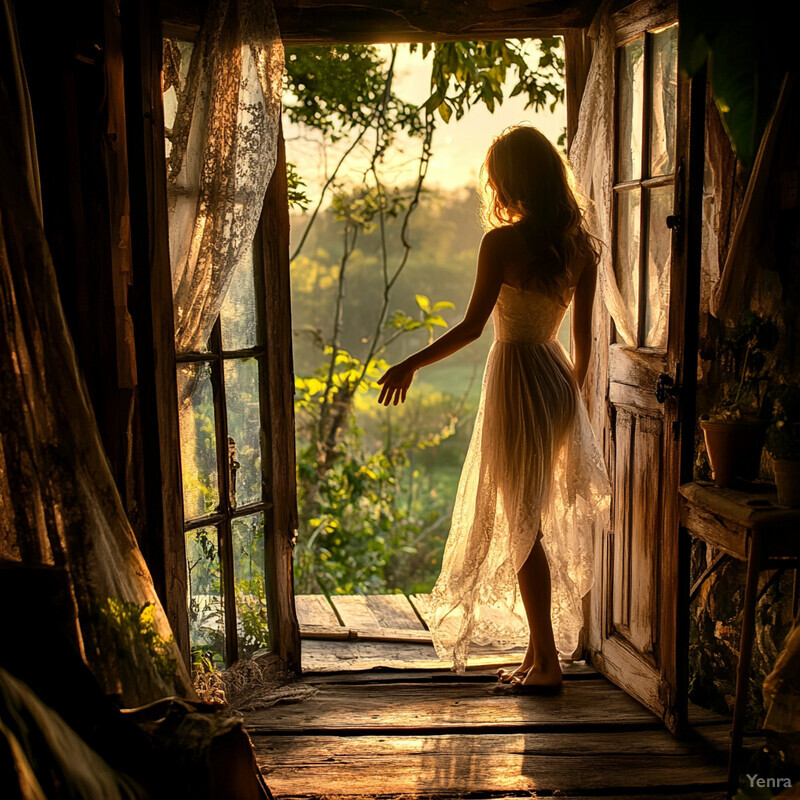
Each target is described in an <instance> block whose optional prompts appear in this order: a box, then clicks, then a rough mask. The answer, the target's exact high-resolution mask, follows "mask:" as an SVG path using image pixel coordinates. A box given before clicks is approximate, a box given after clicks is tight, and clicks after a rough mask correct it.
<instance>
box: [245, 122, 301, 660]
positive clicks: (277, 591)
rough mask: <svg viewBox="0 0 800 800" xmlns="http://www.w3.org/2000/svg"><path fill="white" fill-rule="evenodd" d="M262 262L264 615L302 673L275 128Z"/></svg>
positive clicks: (288, 336) (284, 219) (283, 201)
mask: <svg viewBox="0 0 800 800" xmlns="http://www.w3.org/2000/svg"><path fill="white" fill-rule="evenodd" d="M255 248H256V258H259V255H260V262H261V264H262V270H263V271H262V275H261V277H260V281H262V282H263V284H262V285H263V286H264V289H265V291H264V293H263V294H264V298H265V308H264V314H265V322H266V341H265V342H264V345H265V347H266V352H267V355H266V359H265V361H266V372H267V375H266V381H263V380H262V381H261V384H262V387H264V388H263V389H262V395H261V403H262V413H263V414H265V420H266V425H265V428H264V438H263V439H262V448H261V449H262V457H263V458H264V460H265V463H266V464H267V469H266V472H267V477H266V499H267V500H268V501H269V502H270V503H271V506H270V507H269V508H268V509H267V510H266V511H265V512H264V553H265V558H266V565H265V568H266V578H267V580H266V581H265V583H266V591H267V613H268V615H269V630H270V639H271V644H272V649H273V650H274V651H275V652H276V653H278V655H279V656H280V657H281V658H282V659H283V661H284V663H285V665H286V668H287V669H288V670H290V671H294V672H299V671H300V663H301V662H300V626H299V625H298V622H297V614H296V612H295V607H294V569H293V560H292V557H293V550H294V542H295V537H296V535H297V483H296V474H295V470H296V457H295V438H294V436H295V429H294V365H293V363H292V310H291V285H290V276H289V198H288V186H287V183H286V148H285V145H284V140H283V131H282V130H280V131H279V137H278V158H277V162H276V164H275V171H274V172H273V175H272V180H271V181H270V183H269V186H268V188H267V194H266V198H265V199H264V209H263V212H262V214H261V223H260V226H259V230H258V233H257V235H256V242H255Z"/></svg>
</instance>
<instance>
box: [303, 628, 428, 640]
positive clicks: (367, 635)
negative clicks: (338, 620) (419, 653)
mask: <svg viewBox="0 0 800 800" xmlns="http://www.w3.org/2000/svg"><path fill="white" fill-rule="evenodd" d="M300 635H301V636H302V637H303V638H304V639H336V640H337V641H338V640H341V639H352V640H359V641H372V642H430V641H431V634H430V631H426V630H422V629H418V630H413V629H411V628H400V629H397V628H345V627H344V626H343V625H340V626H339V627H336V628H334V627H331V626H329V625H301V626H300Z"/></svg>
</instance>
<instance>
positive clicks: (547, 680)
mask: <svg viewBox="0 0 800 800" xmlns="http://www.w3.org/2000/svg"><path fill="white" fill-rule="evenodd" d="M561 681H562V674H561V667H560V666H559V663H558V659H555V660H553V661H548V662H547V663H545V664H533V665H532V667H531V668H530V669H529V670H528V671H527V673H526V674H525V675H523V676H522V677H519V678H516V679H514V682H518V683H520V684H521V685H522V686H558V685H559V684H560V683H561Z"/></svg>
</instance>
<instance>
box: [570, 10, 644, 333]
mask: <svg viewBox="0 0 800 800" xmlns="http://www.w3.org/2000/svg"><path fill="white" fill-rule="evenodd" d="M589 36H590V38H593V39H594V48H593V51H592V61H591V64H590V66H589V73H588V76H587V78H586V88H585V89H584V92H583V97H582V99H581V105H580V110H579V112H578V127H577V130H576V132H575V137H574V139H573V141H572V144H571V146H570V149H569V160H570V163H571V165H572V169H573V171H574V173H575V178H576V180H577V182H578V186H579V187H580V188H581V190H582V191H583V192H584V194H585V196H586V198H587V200H589V204H588V207H587V208H586V209H585V214H586V220H587V223H588V228H589V230H591V232H592V233H593V234H594V235H595V236H596V237H597V238H598V239H600V241H601V242H603V244H604V245H605V246H604V247H603V248H602V252H601V254H600V263H599V264H598V268H597V277H598V281H597V288H598V291H599V293H600V296H601V298H602V299H603V302H604V303H605V306H606V308H607V309H608V313H609V314H610V315H611V317H612V319H613V320H614V324H615V326H616V329H617V334H618V335H619V337H620V338H621V339H622V340H623V341H624V342H625V344H629V345H632V346H634V347H635V346H636V344H637V342H636V325H635V320H634V319H633V317H632V316H631V312H630V309H629V308H628V307H627V306H626V304H625V301H624V300H623V299H622V294H621V292H620V289H619V284H618V283H617V277H616V274H615V273H614V263H613V260H612V252H611V242H612V230H613V228H612V224H613V222H612V217H611V215H612V207H613V203H612V200H613V179H614V176H613V153H614V69H613V67H614V30H613V28H612V25H611V4H610V3H609V2H608V0H606V1H605V2H603V4H602V5H601V6H600V8H599V9H598V10H597V13H596V15H595V18H594V20H593V22H592V25H591V28H590V29H589Z"/></svg>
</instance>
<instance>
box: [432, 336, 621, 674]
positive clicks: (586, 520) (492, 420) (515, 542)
mask: <svg viewBox="0 0 800 800" xmlns="http://www.w3.org/2000/svg"><path fill="white" fill-rule="evenodd" d="M609 504H610V484H609V479H608V474H607V472H606V468H605V463H604V461H603V457H602V453H601V451H600V447H599V445H598V443H597V440H596V438H595V436H594V432H593V431H592V428H591V426H590V424H589V419H588V416H587V413H586V409H585V408H584V406H583V402H582V400H581V397H580V394H579V392H578V388H577V385H576V383H575V380H574V378H573V376H572V365H571V363H570V360H569V356H568V354H567V352H566V351H565V350H564V348H563V346H562V345H561V344H560V342H558V341H557V340H551V341H547V342H542V343H527V342H526V343H512V342H505V341H495V342H494V344H493V345H492V349H491V350H490V352H489V358H488V360H487V364H486V370H485V372H484V376H483V384H482V390H481V400H480V405H479V408H478V414H477V417H476V420H475V427H474V430H473V433H472V438H471V441H470V445H469V450H468V452H467V457H466V460H465V462H464V468H463V471H462V473H461V479H460V481H459V486H458V493H457V496H456V502H455V507H454V509H453V518H452V523H451V528H450V534H449V536H448V539H447V544H446V546H445V552H444V557H443V561H442V571H441V573H440V575H439V578H438V580H437V581H436V585H435V586H434V588H433V591H432V592H431V598H430V601H431V602H430V610H429V619H428V624H429V627H430V629H431V634H432V637H433V642H434V646H435V647H436V650H437V653H438V654H439V656H440V657H441V658H444V659H452V660H453V662H454V667H453V668H454V669H455V670H457V671H459V672H461V671H463V670H464V668H465V667H466V660H467V657H468V654H469V650H470V645H472V644H475V645H492V646H494V647H496V648H501V649H511V648H516V647H524V646H526V645H527V643H528V625H527V621H526V617H525V610H524V607H523V605H522V600H521V598H520V595H519V589H518V584H517V578H516V573H517V571H518V570H519V568H520V567H521V566H522V565H523V564H524V563H525V561H526V559H527V558H528V556H529V554H530V552H531V549H532V548H533V546H534V545H535V544H536V541H537V538H538V537H539V535H540V534H541V538H542V546H543V548H544V551H545V554H546V556H547V560H548V563H549V566H550V574H551V586H552V601H551V617H552V621H553V633H554V636H555V642H556V647H557V648H558V651H559V653H561V654H562V655H565V656H569V655H571V654H572V653H573V652H574V650H575V648H576V647H577V644H578V636H579V634H580V630H581V627H582V625H583V610H582V603H581V598H582V597H583V595H585V594H586V592H588V591H589V589H590V588H591V585H592V581H593V561H594V555H593V536H594V529H595V527H598V526H600V525H602V524H604V522H605V520H606V518H607V513H608V509H609Z"/></svg>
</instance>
